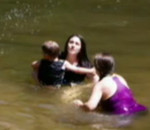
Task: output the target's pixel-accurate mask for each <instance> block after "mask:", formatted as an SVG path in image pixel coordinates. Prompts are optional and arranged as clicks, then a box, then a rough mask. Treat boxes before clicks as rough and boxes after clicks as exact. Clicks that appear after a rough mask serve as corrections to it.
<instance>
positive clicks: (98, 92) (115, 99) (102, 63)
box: [74, 53, 147, 115]
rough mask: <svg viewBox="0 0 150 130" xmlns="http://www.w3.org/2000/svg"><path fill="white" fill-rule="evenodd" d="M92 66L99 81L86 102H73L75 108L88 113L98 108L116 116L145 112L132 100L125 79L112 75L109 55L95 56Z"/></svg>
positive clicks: (145, 109) (111, 63) (112, 69)
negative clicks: (82, 109) (77, 107)
mask: <svg viewBox="0 0 150 130" xmlns="http://www.w3.org/2000/svg"><path fill="white" fill-rule="evenodd" d="M94 66H95V68H96V71H97V74H98V75H99V77H100V80H99V82H98V83H96V84H95V86H94V87H93V91H92V94H91V96H90V99H89V100H88V101H87V102H85V103H83V102H82V101H81V100H75V101H74V103H75V104H76V105H77V106H80V107H82V108H84V109H85V110H90V111H92V110H95V109H96V108H98V106H100V107H101V108H102V110H103V111H105V112H108V113H110V114H117V115H132V114H135V113H139V112H146V111H147V108H146V107H145V106H143V105H141V104H139V103H137V101H136V100H135V99H134V96H133V93H132V91H131V89H130V88H129V86H128V84H127V82H126V81H125V79H124V78H123V77H122V76H120V75H117V74H114V68H115V61H114V58H113V57H112V56H111V55H110V54H107V53H102V54H97V55H96V56H95V59H94Z"/></svg>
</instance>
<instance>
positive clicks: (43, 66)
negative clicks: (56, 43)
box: [38, 59, 65, 86]
mask: <svg viewBox="0 0 150 130" xmlns="http://www.w3.org/2000/svg"><path fill="white" fill-rule="evenodd" d="M63 64H64V61H59V60H58V61H49V60H46V59H42V60H41V63H40V67H39V72H38V80H39V82H40V83H41V84H42V85H52V86H60V85H61V84H62V81H63V77H64V73H65V72H64V69H62V66H63Z"/></svg>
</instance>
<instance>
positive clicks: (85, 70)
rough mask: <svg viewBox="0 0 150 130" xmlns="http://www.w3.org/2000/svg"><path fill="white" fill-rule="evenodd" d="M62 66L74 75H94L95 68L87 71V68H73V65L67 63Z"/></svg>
mask: <svg viewBox="0 0 150 130" xmlns="http://www.w3.org/2000/svg"><path fill="white" fill-rule="evenodd" d="M64 65H65V68H66V69H68V70H71V71H74V72H76V73H80V74H92V75H95V74H96V71H95V68H90V69H89V68H84V67H77V66H74V65H72V64H70V63H69V62H68V61H65V63H64Z"/></svg>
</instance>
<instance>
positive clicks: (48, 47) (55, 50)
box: [42, 41, 60, 58]
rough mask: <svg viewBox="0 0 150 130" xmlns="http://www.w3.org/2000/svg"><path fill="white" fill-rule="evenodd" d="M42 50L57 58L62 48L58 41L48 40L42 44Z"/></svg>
mask: <svg viewBox="0 0 150 130" xmlns="http://www.w3.org/2000/svg"><path fill="white" fill-rule="evenodd" d="M42 51H43V53H44V54H45V55H47V56H50V57H52V58H56V57H58V55H59V53H60V48H59V45H58V43H57V42H55V41H46V42H44V43H43V45H42Z"/></svg>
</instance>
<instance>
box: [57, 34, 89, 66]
mask: <svg viewBox="0 0 150 130" xmlns="http://www.w3.org/2000/svg"><path fill="white" fill-rule="evenodd" d="M72 37H78V38H79V39H80V41H81V50H80V52H79V54H78V55H77V58H78V61H79V65H80V66H84V67H91V66H92V65H91V63H90V61H89V58H88V56H87V50H86V42H85V40H84V38H83V36H82V35H80V34H72V35H71V36H69V37H68V39H67V41H66V43H65V47H64V51H63V52H62V53H61V55H60V58H62V59H66V58H67V55H68V43H69V40H70V39H71V38H72Z"/></svg>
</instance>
